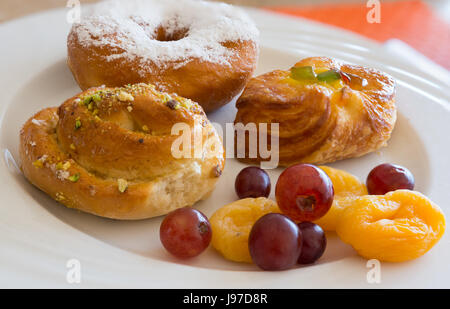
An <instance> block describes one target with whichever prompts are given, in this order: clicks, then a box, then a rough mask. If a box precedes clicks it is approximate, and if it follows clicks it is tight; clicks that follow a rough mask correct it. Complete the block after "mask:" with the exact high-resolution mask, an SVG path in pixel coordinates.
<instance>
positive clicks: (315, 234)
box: [297, 221, 327, 264]
mask: <svg viewBox="0 0 450 309" xmlns="http://www.w3.org/2000/svg"><path fill="white" fill-rule="evenodd" d="M298 227H299V229H300V231H301V232H302V250H301V253H300V256H299V258H298V261H297V262H298V263H299V264H312V263H314V262H315V261H317V260H318V259H319V258H320V257H321V256H322V255H323V253H324V252H325V248H326V246H327V237H326V236H325V233H324V232H323V229H322V228H321V227H320V226H319V225H317V224H315V223H312V222H306V221H305V222H301V223H299V224H298Z"/></svg>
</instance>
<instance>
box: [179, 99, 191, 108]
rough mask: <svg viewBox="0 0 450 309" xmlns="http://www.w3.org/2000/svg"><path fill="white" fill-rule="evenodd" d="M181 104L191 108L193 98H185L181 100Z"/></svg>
mask: <svg viewBox="0 0 450 309" xmlns="http://www.w3.org/2000/svg"><path fill="white" fill-rule="evenodd" d="M180 104H181V106H183V107H184V108H186V109H189V108H191V107H192V101H191V100H183V101H181V103H180Z"/></svg>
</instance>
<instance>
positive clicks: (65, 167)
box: [62, 161, 71, 171]
mask: <svg viewBox="0 0 450 309" xmlns="http://www.w3.org/2000/svg"><path fill="white" fill-rule="evenodd" d="M70 165H71V164H70V162H69V161H67V162H65V163H64V164H63V166H62V169H63V170H65V171H67V170H68V169H69V167H70Z"/></svg>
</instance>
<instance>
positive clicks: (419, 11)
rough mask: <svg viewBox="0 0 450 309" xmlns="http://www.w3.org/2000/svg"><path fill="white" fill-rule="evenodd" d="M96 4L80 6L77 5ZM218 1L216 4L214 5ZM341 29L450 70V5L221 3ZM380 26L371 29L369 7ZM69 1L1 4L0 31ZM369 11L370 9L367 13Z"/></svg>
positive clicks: (421, 0) (301, 0) (428, 0)
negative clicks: (375, 7) (0, 27)
mask: <svg viewBox="0 0 450 309" xmlns="http://www.w3.org/2000/svg"><path fill="white" fill-rule="evenodd" d="M96 1H98V0H81V1H80V2H81V4H85V3H92V2H96ZM212 1H218V0H212ZM223 2H228V3H232V4H237V5H243V6H251V7H258V8H261V9H265V10H270V11H273V12H276V13H279V14H285V15H290V16H295V17H297V18H307V19H310V20H314V21H317V22H321V23H325V24H328V25H332V26H335V27H339V28H343V29H346V30H349V31H352V32H355V33H358V34H360V35H363V36H365V37H367V38H369V39H372V40H375V41H378V42H380V43H384V44H386V45H387V47H388V48H391V49H393V50H397V52H398V51H399V49H401V53H403V54H405V55H406V54H408V55H410V56H415V59H417V62H420V63H425V62H427V61H429V60H430V62H432V63H433V64H438V65H439V66H440V67H443V68H445V69H446V70H450V25H449V24H450V0H379V1H373V0H370V1H369V0H225V1H223ZM373 2H379V3H380V8H381V11H380V13H381V14H380V23H369V22H368V21H367V14H368V12H369V11H370V10H371V8H372V6H371V3H373ZM66 3H67V0H0V25H1V23H2V22H7V21H10V20H13V19H14V18H18V17H21V16H24V15H27V14H32V13H36V12H39V11H42V10H46V9H51V8H58V7H59V8H61V7H65V6H66ZM368 6H369V7H368Z"/></svg>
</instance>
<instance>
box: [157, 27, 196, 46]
mask: <svg viewBox="0 0 450 309" xmlns="http://www.w3.org/2000/svg"><path fill="white" fill-rule="evenodd" d="M188 31H189V29H186V28H181V29H176V30H175V31H172V32H168V31H167V29H166V28H164V27H163V26H159V27H158V29H156V37H155V40H157V41H161V42H171V41H179V40H181V39H183V38H185V37H186V36H187V34H188Z"/></svg>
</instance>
